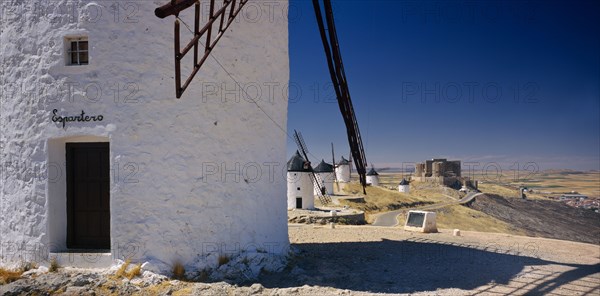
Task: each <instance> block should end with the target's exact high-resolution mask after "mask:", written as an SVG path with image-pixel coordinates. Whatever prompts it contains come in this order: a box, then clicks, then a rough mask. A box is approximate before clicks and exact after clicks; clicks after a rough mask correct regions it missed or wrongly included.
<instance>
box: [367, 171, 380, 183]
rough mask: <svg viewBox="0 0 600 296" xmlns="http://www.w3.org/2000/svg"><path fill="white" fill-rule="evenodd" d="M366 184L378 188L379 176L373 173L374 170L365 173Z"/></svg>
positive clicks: (375, 172)
mask: <svg viewBox="0 0 600 296" xmlns="http://www.w3.org/2000/svg"><path fill="white" fill-rule="evenodd" d="M366 181H367V184H371V186H379V174H378V173H377V171H375V169H374V168H371V170H370V171H369V172H368V173H367V180H366Z"/></svg>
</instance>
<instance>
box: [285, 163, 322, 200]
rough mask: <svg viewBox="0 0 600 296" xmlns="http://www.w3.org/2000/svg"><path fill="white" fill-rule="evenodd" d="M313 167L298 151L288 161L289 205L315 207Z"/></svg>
mask: <svg viewBox="0 0 600 296" xmlns="http://www.w3.org/2000/svg"><path fill="white" fill-rule="evenodd" d="M311 174H312V167H311V166H310V162H308V161H306V160H305V159H304V157H302V156H301V155H300V153H299V152H298V151H296V153H295V154H294V155H293V156H292V157H291V158H290V160H289V161H288V162H287V207H288V210H291V209H304V210H311V209H314V208H315V197H314V195H313V188H314V186H313V181H312V176H311Z"/></svg>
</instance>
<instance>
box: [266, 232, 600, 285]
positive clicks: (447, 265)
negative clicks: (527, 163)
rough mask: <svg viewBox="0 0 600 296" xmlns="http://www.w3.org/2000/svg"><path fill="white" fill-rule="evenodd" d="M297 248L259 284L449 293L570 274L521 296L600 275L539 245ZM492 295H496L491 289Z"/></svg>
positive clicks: (412, 243) (421, 242)
mask: <svg viewBox="0 0 600 296" xmlns="http://www.w3.org/2000/svg"><path fill="white" fill-rule="evenodd" d="M294 246H295V247H296V248H297V249H299V254H298V255H297V256H296V258H294V259H293V262H292V263H291V264H290V267H289V268H287V269H286V270H285V271H284V272H281V273H276V274H266V275H263V276H261V279H260V280H259V282H260V283H261V284H262V285H263V286H265V287H269V288H287V287H298V286H302V285H311V286H323V287H333V288H338V289H349V290H352V291H364V292H375V293H412V292H421V291H435V290H436V289H448V288H457V289H464V290H475V289H477V288H478V287H481V286H484V285H486V284H489V283H495V284H496V285H498V284H499V285H505V284H508V283H509V281H510V280H511V279H519V278H527V277H528V275H527V274H525V273H524V272H523V271H524V268H525V267H527V266H534V267H535V268H537V267H539V266H546V265H550V264H554V265H562V266H564V267H565V268H564V270H565V272H563V273H561V274H555V273H554V274H553V275H552V276H544V274H550V273H544V274H542V276H539V279H538V278H536V279H535V280H531V282H532V283H531V284H529V285H527V287H526V290H515V291H513V293H516V294H548V293H550V292H551V291H553V290H554V289H556V288H557V287H559V286H561V285H564V284H567V283H572V282H574V281H577V280H580V279H582V278H584V277H588V276H591V275H594V274H595V273H599V272H600V264H595V265H565V264H562V263H556V262H551V261H545V260H541V259H538V258H535V255H536V254H535V252H536V250H537V248H536V246H535V245H529V246H527V245H526V246H515V249H513V250H499V249H498V248H497V247H495V246H493V245H490V246H487V247H485V246H484V247H482V246H469V245H461V244H449V243H443V242H437V241H431V240H427V239H411V240H404V241H393V240H383V241H381V242H348V243H319V244H316V243H311V244H295V245H294ZM516 249H518V250H516ZM542 269H543V268H542ZM595 279H597V276H595ZM588 282H589V279H588ZM592 282H595V280H593V281H592ZM578 283H579V282H577V283H575V284H578ZM599 286H600V284H599V283H597V282H596V284H594V283H592V284H591V285H583V286H581V287H578V291H581V292H582V294H585V293H586V291H588V292H587V293H595V292H597V291H598V288H599ZM579 288H580V289H579ZM482 292H486V291H482ZM486 293H493V291H490V290H489V289H488V291H487V292H486Z"/></svg>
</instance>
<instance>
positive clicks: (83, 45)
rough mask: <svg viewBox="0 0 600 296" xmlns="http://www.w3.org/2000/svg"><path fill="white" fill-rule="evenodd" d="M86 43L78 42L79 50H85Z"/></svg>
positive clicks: (86, 47)
mask: <svg viewBox="0 0 600 296" xmlns="http://www.w3.org/2000/svg"><path fill="white" fill-rule="evenodd" d="M87 49H88V42H87V41H79V50H87Z"/></svg>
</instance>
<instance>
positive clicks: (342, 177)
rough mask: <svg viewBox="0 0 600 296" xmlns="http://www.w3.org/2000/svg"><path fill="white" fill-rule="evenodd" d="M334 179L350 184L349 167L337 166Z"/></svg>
mask: <svg viewBox="0 0 600 296" xmlns="http://www.w3.org/2000/svg"><path fill="white" fill-rule="evenodd" d="M335 177H336V178H337V180H338V182H350V166H349V165H338V166H337V167H336V168H335Z"/></svg>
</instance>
